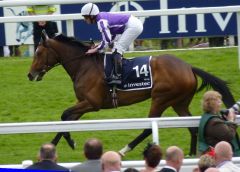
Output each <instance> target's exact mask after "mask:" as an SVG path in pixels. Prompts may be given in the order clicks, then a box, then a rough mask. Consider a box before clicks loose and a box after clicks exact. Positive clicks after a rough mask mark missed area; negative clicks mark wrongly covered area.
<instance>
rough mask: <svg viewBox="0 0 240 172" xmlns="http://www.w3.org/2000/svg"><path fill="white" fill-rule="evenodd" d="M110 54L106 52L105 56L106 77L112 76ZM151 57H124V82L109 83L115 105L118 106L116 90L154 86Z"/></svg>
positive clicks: (141, 88)
mask: <svg viewBox="0 0 240 172" xmlns="http://www.w3.org/2000/svg"><path fill="white" fill-rule="evenodd" d="M110 56H111V54H106V55H105V57H104V70H105V78H110V77H111V75H112V71H113V64H112V61H111V57H110ZM151 58H152V56H142V57H135V58H131V59H126V58H123V59H122V83H121V84H120V85H109V86H110V92H111V94H112V99H113V105H114V107H117V94H116V90H122V91H132V90H143V89H151V88H152V72H151V67H150V61H151Z"/></svg>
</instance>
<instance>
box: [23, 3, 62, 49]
mask: <svg viewBox="0 0 240 172" xmlns="http://www.w3.org/2000/svg"><path fill="white" fill-rule="evenodd" d="M27 12H28V14H29V15H48V14H49V15H51V14H53V13H54V12H56V8H55V7H54V6H53V5H34V6H28V7H27ZM42 30H45V31H46V33H47V34H48V36H49V37H54V35H55V33H57V32H58V28H57V23H56V22H52V21H38V22H34V23H33V42H34V50H36V49H37V46H38V43H39V41H40V39H41V34H42Z"/></svg>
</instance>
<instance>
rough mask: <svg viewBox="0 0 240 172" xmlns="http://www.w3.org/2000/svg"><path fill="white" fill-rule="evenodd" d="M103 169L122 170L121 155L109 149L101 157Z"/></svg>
mask: <svg viewBox="0 0 240 172" xmlns="http://www.w3.org/2000/svg"><path fill="white" fill-rule="evenodd" d="M101 164H102V171H103V172H111V171H120V170H121V157H120V155H119V154H118V153H117V152H114V151H108V152H105V153H104V154H103V155H102V157H101Z"/></svg>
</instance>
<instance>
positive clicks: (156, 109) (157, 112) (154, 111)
mask: <svg viewBox="0 0 240 172" xmlns="http://www.w3.org/2000/svg"><path fill="white" fill-rule="evenodd" d="M160 102H162V100H160V99H159V101H158V100H155V101H154V102H152V106H151V110H150V113H149V117H150V118H151V117H160V116H161V114H162V112H163V111H164V110H165V109H166V108H167V107H168V106H169V105H167V104H166V103H164V104H162V103H160ZM163 102H164V101H163ZM151 134H152V129H145V130H143V132H142V133H141V134H140V135H139V136H137V137H136V138H135V139H134V140H133V141H132V142H130V143H129V144H128V145H126V146H125V147H124V148H122V149H121V150H120V151H119V153H120V154H121V155H122V156H124V155H125V153H127V152H129V151H131V150H133V149H134V148H135V147H136V146H137V145H138V144H139V143H141V142H142V141H143V140H144V139H145V138H147V137H148V136H149V135H151Z"/></svg>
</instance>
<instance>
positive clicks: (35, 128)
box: [0, 116, 240, 172]
mask: <svg viewBox="0 0 240 172" xmlns="http://www.w3.org/2000/svg"><path fill="white" fill-rule="evenodd" d="M199 119H200V116H195V117H165V118H164V117H163V118H139V119H114V120H113V119H111V120H110V119H109V120H82V121H65V122H60V121H56V122H31V123H30V122H27V123H3V124H0V134H17V133H42V132H64V131H96V130H129V129H131V130H132V129H147V128H151V129H152V131H153V141H154V142H156V143H158V140H159V138H158V129H159V128H186V127H198V125H199ZM236 122H237V123H238V125H240V117H237V120H236ZM197 161H198V159H184V162H183V167H182V169H181V172H192V169H193V168H194V167H196V164H197ZM233 161H234V163H235V164H237V165H238V166H240V157H238V158H233ZM60 164H61V165H63V166H65V167H68V168H70V167H72V166H74V165H76V164H78V163H60ZM122 164H123V169H124V168H128V167H134V168H138V169H141V168H143V167H144V161H123V163H122ZM163 165H165V161H164V160H162V161H161V163H160V165H159V168H161V167H162V166H163ZM0 168H23V166H22V165H21V164H11V165H0Z"/></svg>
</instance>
